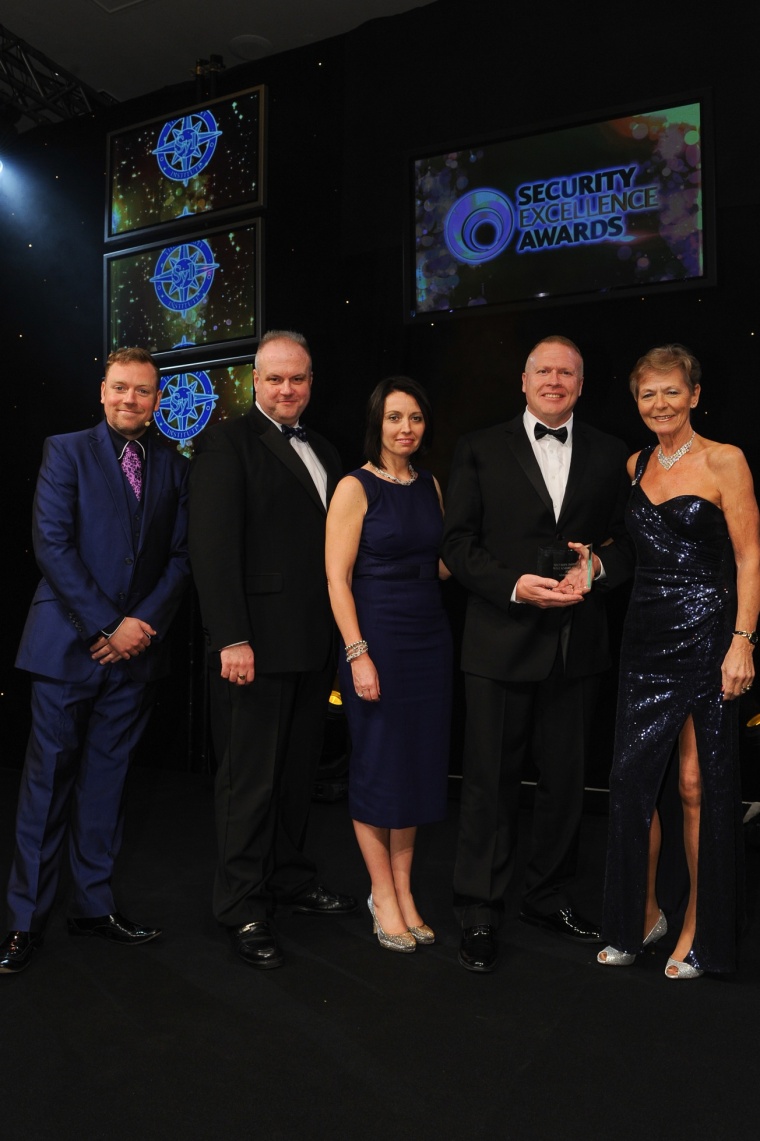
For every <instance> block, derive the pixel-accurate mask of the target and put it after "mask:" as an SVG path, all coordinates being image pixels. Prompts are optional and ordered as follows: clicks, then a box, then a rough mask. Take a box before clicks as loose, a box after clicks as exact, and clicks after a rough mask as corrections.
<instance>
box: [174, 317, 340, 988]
mask: <svg viewBox="0 0 760 1141" xmlns="http://www.w3.org/2000/svg"><path fill="white" fill-rule="evenodd" d="M253 380H254V387H255V392H256V404H255V407H254V408H252V409H251V411H250V412H249V413H248V414H247V415H245V416H243V417H240V418H239V419H236V420H231V421H227V422H226V423H223V424H219V425H217V426H215V427H214V428H212V429H209V430H207V431H206V432H205V433H204V436H203V438H202V441H201V444H200V446H199V449H198V451H197V453H196V456H195V458H194V459H193V463H192V470H191V477H190V557H191V563H192V569H193V575H194V578H195V583H196V586H197V588H198V595H199V597H200V604H201V612H202V616H203V624H204V628H205V632H206V637H207V643H208V650H209V671H210V686H211V729H212V736H213V742H214V751H215V753H216V759H217V763H218V766H219V769H218V773H217V779H216V824H217V836H218V843H219V864H218V868H217V874H216V881H215V885H214V913H215V915H216V918H217V919H218V921H219V922H220V923H221V924H223V925H224V926H225V927H226V928H227V929H228V931H229V934H230V936H231V938H232V942H233V947H234V949H235V951H236V953H237V954H238V955H239V956H240V957H241V958H242V959H243V960H244V961H245V962H246V963H249V964H250V965H251V966H254V967H260V968H267V967H278V966H280V965H281V963H282V955H281V951H280V948H279V945H278V943H277V937H276V933H275V929H274V926H273V924H272V922H271V920H272V916H273V914H274V909H275V906H276V904H277V903H283V902H285V903H291V904H292V905H293V907H294V908H295V910H297V911H302V912H309V913H316V914H325V915H335V914H341V913H344V912H347V911H351V910H353V909H354V908H355V907H356V900H355V899H353V898H352V897H351V896H342V895H337V894H336V893H334V892H330V891H328V890H327V889H326V888H324V887H323V886H322V885H321V884H319V883H318V882H317V879H316V874H315V868H314V865H313V863H312V862H311V860H309V859H308V857H307V856H306V855H305V853H304V851H303V842H304V837H305V833H306V824H307V819H308V813H309V805H310V799H311V791H312V786H313V781H314V775H315V772H316V768H317V764H318V761H319V756H320V752H321V744H322V736H323V727H324V721H325V715H326V711H327V699H328V696H329V692H330V685H331V682H332V678H333V674H334V668H335V663H334V627H333V621H332V614H331V611H330V602H329V599H328V595H327V580H326V577H325V558H324V543H325V517H326V508H327V504H328V502H329V500H330V496H331V495H332V492H333V490H334V488H335V485H336V483H337V482H338V480H339V479H340V475H341V468H340V461H339V458H338V454H337V452H336V450H335V448H334V447H333V446H332V444H330V443H328V441H327V440H325V439H324V438H323V437H322V436H319V435H318V434H317V433H316V432H313V431H311V430H309V433H308V435H307V433H306V431H305V429H304V428H303V427H302V426H301V424H300V416H301V413H302V412H303V411H304V409H305V408H306V406H307V404H308V403H309V398H310V395H311V385H312V368H311V356H310V353H309V349H308V346H307V344H306V341H305V339H304V338H303V337H302V336H301V335H300V334H299V333H293V332H290V331H287V332H282V331H273V332H269V333H267V334H266V335H265V336H264V337H263V338H262V339H261V342H260V344H259V349H258V352H257V354H256V362H255V369H254V374H253Z"/></svg>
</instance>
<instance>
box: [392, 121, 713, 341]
mask: <svg viewBox="0 0 760 1141" xmlns="http://www.w3.org/2000/svg"><path fill="white" fill-rule="evenodd" d="M704 112H705V108H704V104H703V100H702V99H695V100H694V101H692V102H684V103H681V104H679V105H677V106H672V107H665V108H658V109H654V110H648V111H640V112H635V113H628V114H624V115H616V116H615V117H610V118H597V119H595V120H594V121H593V122H588V123H585V124H583V125H578V126H569V127H564V128H562V129H559V130H547V131H542V132H538V133H533V134H531V135H527V136H525V137H522V138H511V139H506V140H502V141H499V142H491V143H486V144H483V145H476V144H473V145H471V146H466V147H462V146H460V147H458V148H457V149H452V150H448V151H445V152H440V153H437V154H433V155H428V156H425V157H422V158H418V159H415V160H414V162H413V182H414V241H413V256H412V257H410V258H409V259H408V260H409V272H408V274H407V283H406V285H407V307H406V308H407V318H410V319H415V318H429V315H430V314H431V313H435V314H439V315H442V314H444V313H455V312H461V311H464V310H472V309H473V308H477V307H480V306H499V305H501V306H504V305H509V304H514V303H521V304H525V303H535V304H541V303H544V302H545V301H546V300H547V299H552V298H558V297H562V298H570V297H572V296H574V295H576V296H581V295H588V294H596V295H597V296H599V295H604V294H611V295H615V294H618V293H621V292H630V291H633V290H636V291H639V290H641V289H643V288H646V289H649V288H652V287H660V286H663V285H672V284H674V283H675V284H676V285H678V284H680V285H684V284H689V283H695V282H702V283H704V282H705V281H706V280H708V279H709V276H710V274H711V273H712V265H711V261H712V256H711V255H712V248H711V245H710V239H711V236H712V234H711V227H710V226H709V222H708V218H709V215H708V208H709V207H711V203H709V202H707V201H706V200H705V199H706V195H707V196H708V197H709V189H708V187H706V185H705V178H704V174H705V161H704V160H705V156H704V154H703V142H704Z"/></svg>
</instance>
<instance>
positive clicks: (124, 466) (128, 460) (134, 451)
mask: <svg viewBox="0 0 760 1141" xmlns="http://www.w3.org/2000/svg"><path fill="white" fill-rule="evenodd" d="M119 463H120V464H121V470H122V471H123V472H124V474H125V476H126V477H127V479H128V480H129V486H130V487H131V488H132V490H133V491H134V493H135V496H136V497H137V501H138V503H139V502H140V500H141V499H142V455H141V452H140V445H139V444H137V443H135V441H134V440H130V442H129V443H128V444H127V446H126V448H125V449H124V451H123V452H122V453H121V459H120V461H119Z"/></svg>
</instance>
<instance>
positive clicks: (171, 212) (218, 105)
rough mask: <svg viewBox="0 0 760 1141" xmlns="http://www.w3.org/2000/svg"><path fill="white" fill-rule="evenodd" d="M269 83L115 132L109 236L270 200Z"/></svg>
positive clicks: (110, 149)
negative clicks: (266, 178) (266, 187)
mask: <svg viewBox="0 0 760 1141" xmlns="http://www.w3.org/2000/svg"><path fill="white" fill-rule="evenodd" d="M263 161H264V88H263V87H252V88H250V89H248V90H247V91H241V92H239V93H238V94H236V95H232V96H228V97H227V98H224V99H217V100H214V101H211V102H208V103H203V104H199V105H198V106H197V107H188V108H185V109H184V110H182V111H176V112H173V113H172V114H170V115H167V116H164V117H162V118H160V119H152V120H150V121H149V122H145V123H140V124H138V125H137V126H135V127H129V128H128V129H126V130H121V131H114V132H112V133H111V134H110V135H109V136H108V196H107V202H106V238H117V237H121V236H122V235H127V234H131V233H134V232H135V231H137V230H142V229H145V228H146V227H148V226H159V225H162V224H167V223H170V222H176V221H177V220H178V219H181V218H185V217H188V216H195V215H198V214H206V213H208V212H209V211H214V212H220V211H224V210H232V209H236V208H241V207H247V208H248V209H253V208H256V207H259V206H263V204H264V194H263Z"/></svg>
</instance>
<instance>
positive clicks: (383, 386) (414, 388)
mask: <svg viewBox="0 0 760 1141" xmlns="http://www.w3.org/2000/svg"><path fill="white" fill-rule="evenodd" d="M392 392H405V393H406V395H407V396H411V397H412V398H413V399H414V400H416V401H417V403H418V404H419V406H420V412H421V413H422V415H423V417H424V420H425V431H424V432H423V435H422V440H421V442H420V446H419V452H420V454H422V453H423V452H426V451H427V449H428V448H429V447H430V444H431V443H432V439H433V409H432V408H431V406H430V401H429V400H428V396H427V393H426V392H425V389H424V388H423V387H422V385H421V384H420V383H419V382H418V381H416V380H412V378H411V377H410V376H386V378H385V380H381V381H380V383H379V384H377V385H375V387H374V389H373V390H372V393H371V395H370V398H369V400H368V401H367V429H366V432H365V433H364V454H365V456H366V457H367V459H368V460H369V462H370V463H371V464H375V466H376V467H382V462H381V460H380V453H381V451H382V447H383V415H384V413H385V401H386V399H387V398H388V397H389V396H390V394H391V393H392Z"/></svg>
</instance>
